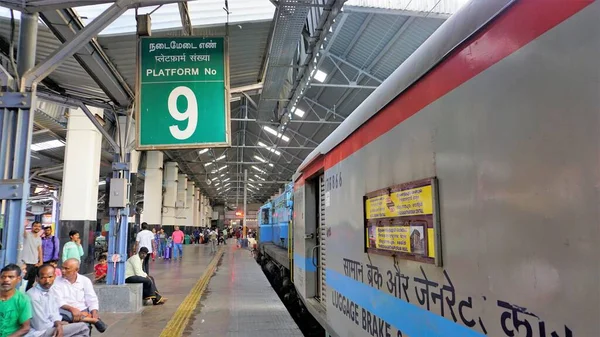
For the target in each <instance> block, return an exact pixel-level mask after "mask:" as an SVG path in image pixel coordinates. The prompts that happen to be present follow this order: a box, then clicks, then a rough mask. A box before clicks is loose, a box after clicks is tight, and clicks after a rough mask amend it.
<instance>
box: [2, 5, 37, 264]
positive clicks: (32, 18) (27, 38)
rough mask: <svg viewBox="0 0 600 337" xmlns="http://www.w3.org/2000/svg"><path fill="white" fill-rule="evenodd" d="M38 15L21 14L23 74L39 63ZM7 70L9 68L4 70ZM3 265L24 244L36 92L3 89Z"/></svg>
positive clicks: (15, 256) (14, 258) (15, 258)
mask: <svg viewBox="0 0 600 337" xmlns="http://www.w3.org/2000/svg"><path fill="white" fill-rule="evenodd" d="M36 18H37V15H32V14H26V13H23V14H21V27H20V36H19V54H18V57H17V59H18V64H17V69H18V72H19V75H21V76H22V75H23V73H25V72H26V71H28V70H29V68H30V67H32V66H33V65H34V64H35V47H36V40H37V19H36ZM2 72H3V73H5V74H6V73H7V72H6V71H2ZM0 90H1V91H0V215H2V218H4V221H3V222H4V224H3V226H0V229H1V239H2V242H1V245H0V266H5V265H7V264H10V263H17V262H18V254H19V251H20V249H21V247H22V245H23V235H22V233H23V228H24V222H25V210H26V208H27V198H28V196H29V190H30V188H29V168H30V160H31V159H30V158H31V157H30V152H31V149H30V148H31V136H32V134H33V116H34V115H33V111H34V109H33V107H34V106H35V105H34V104H35V95H33V94H32V93H28V92H23V93H18V92H11V91H10V90H11V88H10V87H4V88H0Z"/></svg>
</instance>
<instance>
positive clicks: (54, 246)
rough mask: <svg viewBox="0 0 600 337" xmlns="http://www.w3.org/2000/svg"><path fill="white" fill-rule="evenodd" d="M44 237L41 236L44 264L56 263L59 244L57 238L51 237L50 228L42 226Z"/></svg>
mask: <svg viewBox="0 0 600 337" xmlns="http://www.w3.org/2000/svg"><path fill="white" fill-rule="evenodd" d="M42 229H43V230H44V236H42V252H43V253H44V259H43V262H44V263H50V262H51V261H58V253H59V252H60V243H59V241H58V237H56V236H54V235H52V226H50V225H44V226H42Z"/></svg>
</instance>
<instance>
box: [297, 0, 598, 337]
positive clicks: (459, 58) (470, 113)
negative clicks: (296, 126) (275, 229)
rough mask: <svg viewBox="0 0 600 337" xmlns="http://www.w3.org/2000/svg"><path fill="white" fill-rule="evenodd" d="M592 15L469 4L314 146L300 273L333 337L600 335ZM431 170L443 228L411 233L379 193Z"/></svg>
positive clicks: (568, 5)
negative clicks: (386, 225)
mask: <svg viewBox="0 0 600 337" xmlns="http://www.w3.org/2000/svg"><path fill="white" fill-rule="evenodd" d="M598 18H600V3H598V2H597V1H591V0H589V1H587V0H544V1H542V0H517V1H508V0H474V1H472V2H471V3H469V4H468V5H466V6H465V7H464V8H463V9H461V10H460V11H459V12H458V13H456V14H455V15H454V16H453V17H451V18H450V19H449V20H448V21H447V22H446V23H444V24H443V25H442V26H441V27H440V29H438V31H436V32H435V33H434V34H433V35H432V36H431V38H430V39H429V40H427V41H426V42H425V43H424V44H423V45H422V46H421V47H420V48H419V49H418V50H417V51H416V52H415V53H414V54H413V55H412V56H411V57H410V58H409V59H408V60H407V61H406V62H405V63H403V65H402V66H401V67H400V68H398V69H397V70H396V71H395V72H394V73H393V74H392V75H391V76H390V77H389V78H388V79H387V80H386V81H385V82H384V83H383V84H381V86H380V87H379V88H378V89H377V90H375V91H374V92H373V94H372V95H371V96H369V97H368V98H367V99H366V100H365V101H364V102H363V103H362V104H361V105H360V106H359V107H358V108H357V109H356V110H355V111H354V112H353V114H351V115H350V116H349V117H348V118H347V119H346V120H345V121H344V122H343V123H342V124H341V125H340V127H339V128H338V129H336V130H335V132H333V133H332V134H331V135H330V136H329V137H328V138H327V139H326V140H325V141H324V142H323V143H322V144H321V145H320V146H318V147H317V149H315V151H313V153H311V154H310V155H309V157H308V158H307V159H306V160H305V162H304V163H303V164H302V166H301V167H300V168H299V170H298V172H297V173H296V175H295V177H294V181H295V185H294V206H295V208H294V221H293V224H294V226H293V236H294V241H293V254H294V256H293V257H294V264H293V283H294V285H295V287H296V290H297V292H298V294H299V295H300V296H301V298H302V300H303V301H304V303H305V304H306V306H307V307H308V309H309V310H310V312H311V313H312V314H313V315H314V316H315V317H316V318H317V320H318V321H319V322H320V323H321V325H323V327H324V328H325V329H326V330H327V331H328V333H329V334H330V335H332V336H343V337H345V336H353V337H354V336H355V337H359V336H393V337H397V336H404V337H406V336H410V337H437V336H450V337H462V336H486V335H487V336H498V337H503V336H508V337H514V336H518V337H574V336H578V337H598V336H600V324H599V323H598V322H599V321H598V319H599V317H600V280H599V278H600V276H599V275H600V264H599V263H598V256H600V245H599V244H598V243H599V239H600V233H599V231H600V226H599V223H600V222H599V220H600V219H599V214H600V213H599V212H598V207H599V206H598V205H600V193H598V186H599V185H598V184H599V182H600V177H599V175H600V158H599V155H600V132H598V130H599V126H600V125H599V124H600V123H599V121H600V119H599V117H600V99H599V93H600V90H599V89H600V83H599V81H600V68H599V67H598V60H599V59H600V34H598V32H599V22H600V21H598ZM423 179H431V180H428V181H430V182H432V183H431V186H432V188H433V189H432V190H431V191H433V192H431V195H429V196H422V195H420V196H417V198H421V197H423V198H424V199H425V200H426V202H428V200H429V199H428V198H430V199H431V200H432V203H431V205H433V206H432V210H431V211H430V212H429V213H428V211H424V210H420V211H416V212H417V213H415V214H420V213H419V212H422V213H423V214H425V213H427V214H430V215H429V216H431V219H433V220H432V221H433V223H434V224H435V226H434V227H428V226H427V225H425V232H423V231H420V232H419V233H416V234H418V236H416V239H415V238H414V237H413V236H412V235H413V233H412V230H413V229H412V228H413V227H402V226H404V224H407V223H410V224H413V222H411V221H412V220H411V219H413V218H411V217H410V216H407V218H406V219H409V220H406V222H402V221H404V220H403V219H404V218H402V217H400V215H399V214H410V213H401V212H402V209H400V210H399V208H396V207H397V204H395V202H396V201H397V200H396V201H391V203H390V201H389V200H391V199H390V197H387V198H388V199H387V200H388V203H387V204H386V203H385V201H384V202H383V203H381V204H379V206H378V207H381V209H382V213H381V214H379V213H377V212H374V213H373V207H374V206H372V205H375V204H376V201H375V199H370V198H371V196H373V195H381V196H382V198H384V199H385V197H386V196H391V195H392V194H393V193H396V192H394V191H408V190H406V189H405V188H404V187H402V186H405V185H402V184H405V183H411V182H415V181H422V180H423ZM406 186H408V185H406ZM386 189H389V190H387V191H389V192H385V191H386ZM378 191H379V192H378ZM381 191H384V192H381ZM412 191H414V190H412ZM419 191H421V190H419ZM378 193H379V194H378ZM382 193H383V194H382ZM386 193H388V194H386ZM411 193H412V192H411ZM419 193H420V192H419ZM367 199H368V200H367ZM384 199H381V200H384ZM392 199H393V198H392ZM371 200H373V201H371ZM378 200H379V199H378ZM367 203H371V204H369V205H371V206H368V205H367ZM414 206H415V204H414V203H413V204H408V205H407V206H406V207H407V209H408V210H411V207H414ZM369 207H370V208H369ZM386 207H387V208H386ZM386 212H387V213H386ZM390 212H391V213H390ZM394 212H396V213H394ZM390 214H393V215H390ZM393 216H398V217H397V218H393ZM386 217H392V218H389V219H388V218H386ZM373 219H376V220H373ZM394 219H400V220H399V221H400V222H398V223H397V224H400V225H398V227H396V228H397V230H398V231H399V232H395V233H396V234H394V235H400V237H402V235H403V234H406V233H407V232H403V231H408V230H410V231H411V233H410V235H411V236H410V237H409V240H408V241H402V240H400V241H398V236H396V237H395V238H391V237H392V236H391V234H389V233H392V232H390V231H388V228H385V227H381V228H380V227H378V226H384V225H381V223H384V222H385V221H389V223H388V222H386V223H388V224H394V223H396V222H394V221H396V220H394ZM413 220H414V219H413ZM373 221H374V222H373ZM370 224H374V225H373V228H374V231H375V232H376V234H371V232H370V231H369V230H368V228H371V227H369V226H371V225H370ZM411 226H412V225H411ZM390 228H391V227H390ZM414 228H417V229H418V228H420V227H414ZM386 233H387V234H386ZM372 235H373V236H372ZM390 238H391V239H390ZM404 238H406V237H405V236H404ZM388 239H389V240H388ZM371 240H373V241H371ZM386 240H387V241H386ZM394 240H395V241H394ZM386 242H387V243H386ZM407 242H408V243H407ZM413 243H414V244H415V245H414V246H413ZM423 243H424V244H423ZM388 244H389V245H388ZM421 244H423V245H421ZM388 246H389V247H388ZM374 247H375V248H377V249H374ZM379 248H381V249H380V250H378V249H379ZM390 249H391V251H392V253H390ZM394 250H396V253H394V252H393V251H394ZM422 250H424V251H425V252H426V253H424V254H425V255H418V254H419V252H421V251H422ZM421 253H422V252H421ZM416 256H417V257H416ZM418 256H421V257H418Z"/></svg>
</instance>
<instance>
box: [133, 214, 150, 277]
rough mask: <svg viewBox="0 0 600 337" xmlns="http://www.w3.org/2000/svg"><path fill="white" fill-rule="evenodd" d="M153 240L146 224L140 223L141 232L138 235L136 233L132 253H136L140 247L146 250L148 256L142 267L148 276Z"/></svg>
mask: <svg viewBox="0 0 600 337" xmlns="http://www.w3.org/2000/svg"><path fill="white" fill-rule="evenodd" d="M154 238H155V236H154V233H152V232H151V231H149V230H148V224H147V223H145V222H142V230H141V231H140V232H139V233H137V235H136V237H135V249H134V251H135V252H136V253H138V252H139V251H140V249H141V248H142V247H146V248H148V254H146V257H145V258H144V262H143V265H142V268H143V270H144V272H146V273H147V274H150V255H152V252H153V251H154V250H153V249H152V248H153V243H154Z"/></svg>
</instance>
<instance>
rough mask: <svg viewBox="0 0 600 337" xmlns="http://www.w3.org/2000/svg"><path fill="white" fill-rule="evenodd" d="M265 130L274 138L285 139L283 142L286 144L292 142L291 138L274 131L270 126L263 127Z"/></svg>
mask: <svg viewBox="0 0 600 337" xmlns="http://www.w3.org/2000/svg"><path fill="white" fill-rule="evenodd" d="M263 130H265V131H267V132H268V133H270V134H272V135H273V136H276V137H277V138H281V139H283V141H285V142H289V141H290V137H288V136H286V135H284V134H281V133H279V132H277V130H275V129H273V128H272V127H270V126H266V125H265V126H263Z"/></svg>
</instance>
